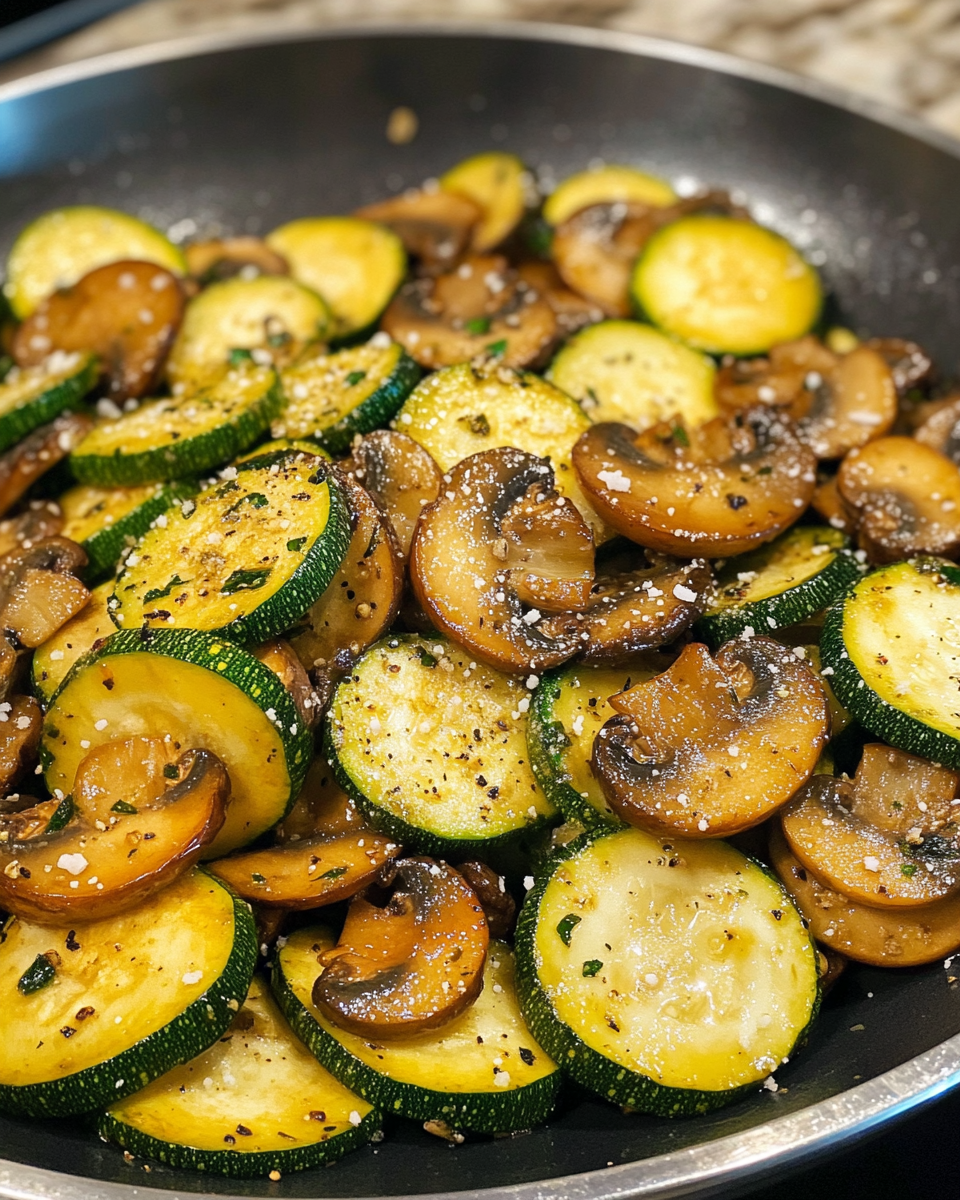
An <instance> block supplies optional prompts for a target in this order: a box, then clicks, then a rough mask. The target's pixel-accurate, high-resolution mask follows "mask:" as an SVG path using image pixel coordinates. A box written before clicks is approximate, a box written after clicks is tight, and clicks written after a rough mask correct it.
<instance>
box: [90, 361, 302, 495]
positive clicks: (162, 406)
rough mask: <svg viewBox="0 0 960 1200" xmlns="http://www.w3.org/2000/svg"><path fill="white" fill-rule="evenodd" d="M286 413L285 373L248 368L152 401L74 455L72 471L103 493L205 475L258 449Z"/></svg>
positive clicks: (100, 432) (111, 424) (104, 429)
mask: <svg viewBox="0 0 960 1200" xmlns="http://www.w3.org/2000/svg"><path fill="white" fill-rule="evenodd" d="M282 407H283V391H282V389H281V386H280V379H279V377H278V375H277V373H276V372H275V371H274V370H273V369H272V368H270V367H257V366H254V365H252V364H249V363H241V364H238V365H236V366H232V367H229V368H226V369H225V370H224V371H223V374H222V375H221V376H220V378H219V379H218V380H216V381H215V382H213V383H211V384H210V385H209V386H203V387H200V388H199V389H198V390H197V391H190V392H186V393H185V394H184V395H181V396H174V397H171V398H169V399H162V400H148V401H147V402H146V403H145V404H142V405H141V406H140V407H139V408H138V409H136V410H135V411H134V412H131V413H124V415H123V416H121V417H118V418H117V420H115V421H110V422H108V423H106V424H104V425H100V426H98V427H97V428H96V429H94V430H93V431H92V432H91V433H89V434H88V435H87V437H85V438H84V439H83V441H82V442H81V443H80V445H79V446H77V448H76V449H75V450H74V451H73V453H72V454H71V455H70V467H71V469H72V471H73V474H74V476H75V477H76V478H77V479H78V480H79V482H80V483H89V484H95V485H97V486H100V487H129V486H131V485H133V484H139V483H164V482H167V481H169V480H173V479H183V478H185V477H188V476H191V475H200V474H201V473H202V472H204V471H209V470H210V469H211V468H213V467H218V466H221V465H222V464H223V463H226V462H229V461H230V460H231V459H233V458H236V456H237V455H238V454H240V453H241V452H242V451H244V450H246V448H247V447H248V446H251V445H253V443H254V442H255V441H256V440H257V438H258V437H259V436H260V435H261V434H262V433H264V432H265V431H266V430H267V428H268V427H269V425H270V422H271V421H272V420H273V418H274V417H275V416H276V415H277V413H278V412H279V411H280V409H281V408H282ZM198 414H199V415H198ZM218 414H219V419H218Z"/></svg>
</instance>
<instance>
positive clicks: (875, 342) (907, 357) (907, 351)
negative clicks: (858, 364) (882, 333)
mask: <svg viewBox="0 0 960 1200" xmlns="http://www.w3.org/2000/svg"><path fill="white" fill-rule="evenodd" d="M864 345H865V346H867V347H868V349H870V350H874V351H876V353H877V354H879V355H880V357H881V358H882V359H883V361H884V362H885V363H886V364H887V366H888V367H889V368H890V371H891V373H892V375H893V382H894V385H895V386H896V389H897V391H898V392H899V393H900V394H901V395H903V394H904V393H905V392H909V391H910V390H911V389H912V388H916V387H922V386H924V385H925V384H927V383H930V381H931V379H932V377H933V359H932V358H931V357H930V355H929V354H927V352H926V350H924V348H923V347H922V346H918V345H917V343H916V342H911V341H908V340H907V339H906V338H898V337H887V338H869V339H868V340H867V341H866V342H864Z"/></svg>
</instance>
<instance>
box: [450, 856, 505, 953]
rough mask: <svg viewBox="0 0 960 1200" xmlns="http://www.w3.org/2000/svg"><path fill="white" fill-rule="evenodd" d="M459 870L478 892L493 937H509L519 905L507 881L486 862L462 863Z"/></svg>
mask: <svg viewBox="0 0 960 1200" xmlns="http://www.w3.org/2000/svg"><path fill="white" fill-rule="evenodd" d="M457 870H458V871H459V873H460V874H461V875H462V876H463V877H464V879H465V880H466V881H467V883H468V884H469V885H470V887H472V888H473V890H474V892H475V893H476V896H477V899H478V900H479V901H480V906H481V907H482V909H483V915H484V916H485V917H486V919H487V928H488V929H489V931H490V936H491V937H492V938H507V937H509V936H510V935H511V933H512V932H513V924H514V920H515V918H516V915H517V905H516V901H515V900H514V898H513V897H512V896H511V895H510V893H509V892H508V891H507V881H506V880H505V879H504V877H503V876H502V875H498V874H497V872H496V871H494V870H493V869H492V868H491V867H488V866H487V864H486V863H482V862H476V861H473V860H471V861H470V862H465V863H461V864H460V865H459V866H458V867H457Z"/></svg>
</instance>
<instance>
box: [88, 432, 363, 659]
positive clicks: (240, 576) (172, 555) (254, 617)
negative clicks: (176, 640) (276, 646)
mask: <svg viewBox="0 0 960 1200" xmlns="http://www.w3.org/2000/svg"><path fill="white" fill-rule="evenodd" d="M230 476H231V477H230V478H228V479H226V480H223V479H221V480H218V481H217V482H216V483H213V484H211V485H210V486H209V487H207V488H205V489H204V490H203V491H202V492H200V493H198V494H197V495H196V496H195V497H194V498H193V500H192V501H191V504H192V508H191V507H190V505H184V506H181V507H180V508H179V510H177V509H174V510H173V511H172V512H171V514H170V517H169V519H168V521H167V523H166V524H164V525H163V526H158V527H156V528H153V529H150V530H148V531H147V532H146V533H145V534H144V536H143V537H142V538H141V539H140V541H139V542H138V543H137V545H136V547H135V552H134V554H133V555H131V556H130V557H129V558H128V559H127V561H126V564H125V565H124V567H123V569H122V571H121V572H120V573H119V575H118V576H117V580H116V583H115V588H114V596H113V598H112V599H111V605H110V607H111V613H112V615H113V619H114V621H115V622H116V624H117V625H118V626H119V627H121V628H124V629H132V628H135V627H136V626H138V625H141V624H147V625H150V626H160V627H169V626H171V625H172V626H175V627H179V628H190V627H192V628H196V629H203V630H206V631H209V632H213V633H218V634H222V635H223V636H224V637H228V638H230V640H231V641H234V642H238V643H241V644H244V645H251V644H256V643H257V642H262V641H266V640H267V639H268V638H272V637H276V636H277V635H278V634H279V633H282V632H283V631H284V630H285V629H289V628H290V626H291V625H293V624H294V623H295V622H296V621H298V620H299V619H300V618H301V617H302V616H303V615H304V613H305V612H307V610H308V609H309V608H310V606H311V605H312V604H314V603H315V601H317V600H318V599H319V598H320V596H322V595H323V593H324V591H325V590H326V588H327V585H328V584H329V583H330V581H331V579H333V577H334V575H336V573H337V571H338V569H339V567H340V563H341V562H342V561H343V557H344V555H345V554H346V552H347V547H348V546H349V544H350V536H351V531H350V514H349V510H348V507H347V500H346V497H345V495H344V493H343V490H342V487H341V484H340V482H339V480H338V478H337V476H336V475H335V474H334V472H333V470H332V469H331V467H330V464H329V463H328V462H327V460H326V458H325V457H322V458H321V457H319V456H315V457H313V458H312V459H310V460H305V456H304V455H303V454H302V453H301V452H299V451H297V450H293V451H291V450H278V451H273V452H269V453H266V454H262V455H258V456H256V457H253V458H248V459H246V460H245V461H244V462H242V463H240V464H239V466H238V467H237V468H234V469H232V470H231V472H230ZM308 489H309V490H308ZM295 497H299V499H297V498H295ZM231 510H232V511H231ZM284 513H290V514H291V515H290V516H289V517H285V518H284V519H283V520H285V521H286V527H285V526H284V523H283V521H282V520H280V517H281V515H282V514H284ZM228 520H233V521H234V522H235V523H234V524H233V525H232V526H229V525H225V522H226V521H228ZM225 528H226V529H230V528H232V529H233V530H234V531H239V537H238V538H237V541H238V543H240V546H241V547H243V548H245V550H246V554H247V557H246V558H243V559H240V558H239V557H237V555H236V553H235V554H234V557H233V558H231V557H230V555H229V553H228V554H227V555H226V556H225V558H226V561H225V562H224V561H221V562H218V563H211V564H210V565H209V566H205V565H204V557H205V555H206V554H208V553H209V539H210V538H216V539H220V538H222V536H223V530H224V529H225ZM227 545H229V543H227ZM251 546H255V547H256V551H255V553H253V554H252V555H251V550H250V547H251ZM264 563H266V564H269V566H263V565H262V564H264ZM181 571H182V572H183V574H184V576H186V578H181V575H180V572H181ZM208 591H209V594H207V593H208ZM114 601H115V603H114Z"/></svg>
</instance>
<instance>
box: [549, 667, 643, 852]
mask: <svg viewBox="0 0 960 1200" xmlns="http://www.w3.org/2000/svg"><path fill="white" fill-rule="evenodd" d="M665 665H666V664H665ZM655 674H656V671H655V669H654V668H653V667H650V668H647V667H638V666H634V667H632V668H630V669H626V668H623V669H620V668H616V667H586V666H573V667H560V668H558V669H557V670H555V671H548V672H546V674H544V675H543V676H542V678H541V679H540V682H539V684H538V685H537V690H536V691H535V692H534V694H533V702H532V703H531V705H530V717H529V720H528V722H527V750H528V752H529V754H530V765H531V766H532V767H533V773H534V775H536V777H537V782H538V783H539V784H540V786H541V787H542V788H543V791H544V794H545V795H546V796H547V798H548V799H549V800H552V801H553V803H554V804H555V805H556V806H557V808H558V809H559V810H560V812H561V813H562V814H563V817H564V820H566V821H575V822H579V823H580V824H581V825H583V826H585V827H586V828H587V829H590V828H593V827H595V826H599V825H602V826H607V827H611V826H615V827H617V828H619V827H620V826H621V825H622V824H623V822H622V821H621V820H620V818H619V817H618V816H616V814H615V813H614V812H613V810H612V809H611V808H610V805H609V804H608V803H607V800H606V797H605V796H604V794H603V788H602V787H601V786H600V783H599V781H598V780H597V778H596V776H595V775H594V773H593V768H592V767H591V765H590V755H591V754H592V752H593V739H594V738H595V737H596V735H597V733H598V732H599V731H600V729H601V728H602V726H603V724H604V722H605V721H607V720H609V719H610V717H612V716H614V715H615V713H614V709H613V708H611V706H610V704H609V703H608V700H609V698H610V697H611V696H615V695H616V694H617V693H618V692H623V691H626V690H627V688H630V687H632V686H633V685H634V684H635V683H640V682H641V681H642V680H645V679H652V678H653V676H654V675H655Z"/></svg>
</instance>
